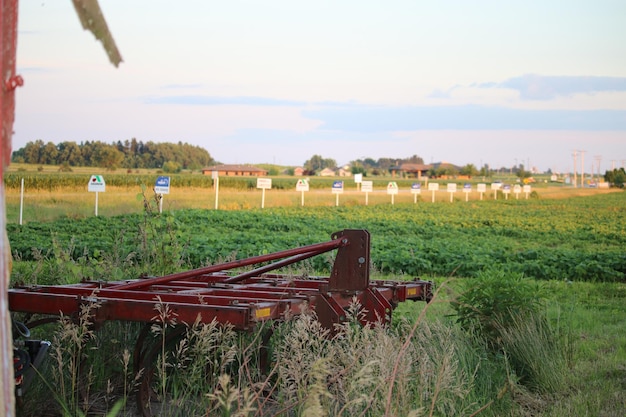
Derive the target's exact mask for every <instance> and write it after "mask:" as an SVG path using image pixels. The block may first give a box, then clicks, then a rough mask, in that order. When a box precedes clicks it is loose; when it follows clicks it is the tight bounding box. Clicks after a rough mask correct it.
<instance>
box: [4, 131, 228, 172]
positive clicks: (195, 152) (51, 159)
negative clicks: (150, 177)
mask: <svg viewBox="0 0 626 417" xmlns="http://www.w3.org/2000/svg"><path fill="white" fill-rule="evenodd" d="M11 161H12V162H16V163H27V164H39V165H60V166H61V168H62V169H63V168H65V169H66V170H71V167H78V166H94V167H101V168H105V169H107V170H115V169H117V168H127V169H136V168H157V169H162V170H163V171H165V172H178V171H180V170H182V169H192V170H193V169H201V168H203V167H206V166H208V165H213V164H215V163H216V161H215V160H214V159H213V158H212V157H211V155H210V154H209V152H208V151H207V150H206V149H204V148H201V147H199V146H195V145H190V144H188V143H182V142H178V143H168V142H164V143H155V142H152V141H148V142H145V143H144V142H142V141H138V140H137V139H135V138H132V139H130V140H125V141H123V142H122V141H117V142H113V143H104V142H100V141H85V142H81V143H76V142H61V143H59V144H57V145H55V144H54V143H52V142H48V143H44V142H43V141H42V140H36V141H34V142H28V143H27V144H26V146H24V147H23V148H20V149H18V150H16V151H14V152H13V154H12V156H11Z"/></svg>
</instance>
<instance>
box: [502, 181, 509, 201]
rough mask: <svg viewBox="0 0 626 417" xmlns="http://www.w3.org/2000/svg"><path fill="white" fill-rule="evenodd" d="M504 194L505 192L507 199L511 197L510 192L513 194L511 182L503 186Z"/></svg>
mask: <svg viewBox="0 0 626 417" xmlns="http://www.w3.org/2000/svg"><path fill="white" fill-rule="evenodd" d="M502 194H504V199H505V200H508V199H509V194H511V186H510V185H509V184H505V185H504V187H502Z"/></svg>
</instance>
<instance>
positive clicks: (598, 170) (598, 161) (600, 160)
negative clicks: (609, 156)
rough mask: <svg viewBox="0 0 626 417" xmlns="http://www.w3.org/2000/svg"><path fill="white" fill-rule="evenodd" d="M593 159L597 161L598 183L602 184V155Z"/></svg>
mask: <svg viewBox="0 0 626 417" xmlns="http://www.w3.org/2000/svg"><path fill="white" fill-rule="evenodd" d="M593 159H594V160H595V161H596V170H597V172H598V179H597V180H596V182H600V163H602V155H595V156H594V157H593Z"/></svg>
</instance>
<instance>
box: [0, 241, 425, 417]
mask: <svg viewBox="0 0 626 417" xmlns="http://www.w3.org/2000/svg"><path fill="white" fill-rule="evenodd" d="M333 250H336V251H337V253H336V256H335V260H334V264H333V267H332V270H331V273H330V276H328V277H302V276H294V275H285V274H276V273H273V271H276V270H278V269H280V268H284V267H287V266H290V265H293V264H296V263H298V262H301V261H304V260H305V259H308V258H311V257H313V256H317V255H320V254H323V253H327V252H330V251H333ZM246 267H249V268H252V269H249V268H246ZM246 269H248V270H246ZM234 270H237V271H238V272H233V271H234ZM244 270H245V272H241V271H244ZM369 270H370V234H369V232H368V231H366V230H343V231H340V232H336V233H334V234H332V236H331V240H330V241H328V242H324V243H318V244H313V245H308V246H302V247H299V248H295V249H288V250H284V251H280V252H276V253H271V254H266V255H260V256H255V257H251V258H246V259H241V260H235V261H230V262H225V263H221V264H217V265H211V266H207V267H203V268H199V269H194V270H190V271H184V272H178V273H174V274H170V275H165V276H159V277H142V278H139V279H133V280H126V281H116V282H100V281H83V282H81V283H78V284H72V285H58V286H28V287H17V288H13V289H11V290H10V291H9V309H10V310H11V311H12V312H20V313H27V316H32V320H31V321H30V322H27V323H26V325H27V326H28V327H31V328H32V327H35V326H37V325H39V324H42V323H47V322H50V321H51V320H56V319H57V316H59V315H63V316H65V317H71V318H73V319H76V320H77V319H78V317H79V315H80V314H81V312H83V311H85V309H86V308H88V309H89V315H90V323H92V324H93V326H94V328H96V329H97V328H98V327H99V326H100V325H102V324H104V322H107V321H114V320H118V321H131V322H140V323H144V327H143V328H142V330H141V331H140V332H139V336H138V338H137V341H136V344H135V350H134V356H133V365H134V368H135V371H136V372H139V371H141V370H148V371H145V372H143V381H142V382H141V384H140V387H139V389H138V391H139V392H138V400H139V401H138V404H139V408H140V410H141V412H142V413H143V415H146V416H149V415H151V413H150V410H149V407H146V404H148V403H149V402H150V396H151V393H150V390H151V388H150V386H151V382H150V378H152V375H153V374H154V372H151V371H150V370H151V369H152V367H153V362H154V361H155V360H156V358H157V357H158V354H159V352H160V349H161V347H162V344H161V343H160V342H157V343H155V342H154V340H153V337H151V328H152V326H153V325H154V324H155V323H156V322H158V321H159V319H158V316H159V314H158V313H157V311H156V310H157V306H158V305H161V306H167V311H168V312H169V313H168V314H169V315H171V316H172V317H175V318H176V322H177V323H178V324H179V325H178V326H177V328H178V329H180V330H174V331H170V332H169V334H168V336H167V337H169V338H171V339H175V338H176V337H179V338H180V337H181V335H182V332H183V331H184V330H183V329H185V328H187V327H188V326H190V325H192V324H194V323H211V322H217V323H220V324H229V325H230V326H232V327H233V328H234V329H236V330H240V331H252V330H254V329H257V328H259V327H260V326H262V325H263V323H264V322H271V323H273V322H277V321H278V322H279V321H283V320H285V319H286V318H287V317H289V316H297V315H299V314H303V313H304V312H306V311H313V312H314V313H315V315H316V317H317V320H318V321H319V322H320V323H321V324H322V325H323V326H324V327H325V328H327V329H329V330H330V332H331V333H332V332H335V331H336V327H337V326H336V325H339V324H341V323H343V322H344V321H346V320H348V319H349V318H350V317H349V314H348V309H349V308H350V306H351V305H354V304H355V303H358V305H359V306H360V307H361V311H362V314H360V315H359V317H358V320H359V321H360V323H361V324H362V325H364V326H368V325H372V324H374V323H381V324H388V323H389V322H390V321H391V313H392V311H393V309H394V308H395V307H396V306H397V305H398V303H400V302H403V301H408V300H412V301H427V302H428V301H430V299H431V297H432V287H431V283H430V282H428V281H421V280H417V279H415V280H413V281H388V280H370V277H369ZM29 320H30V319H29ZM268 327H271V326H268ZM168 342H169V341H168ZM265 360H267V358H265ZM263 361H264V359H263V357H261V362H263ZM261 365H262V364H261Z"/></svg>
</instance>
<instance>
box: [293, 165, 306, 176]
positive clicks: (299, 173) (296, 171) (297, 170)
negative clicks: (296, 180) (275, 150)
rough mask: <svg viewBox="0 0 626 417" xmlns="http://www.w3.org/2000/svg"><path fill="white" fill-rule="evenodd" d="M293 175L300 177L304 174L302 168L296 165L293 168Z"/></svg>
mask: <svg viewBox="0 0 626 417" xmlns="http://www.w3.org/2000/svg"><path fill="white" fill-rule="evenodd" d="M293 175H295V176H296V177H301V176H303V175H304V168H302V167H296V168H294V169H293Z"/></svg>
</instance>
